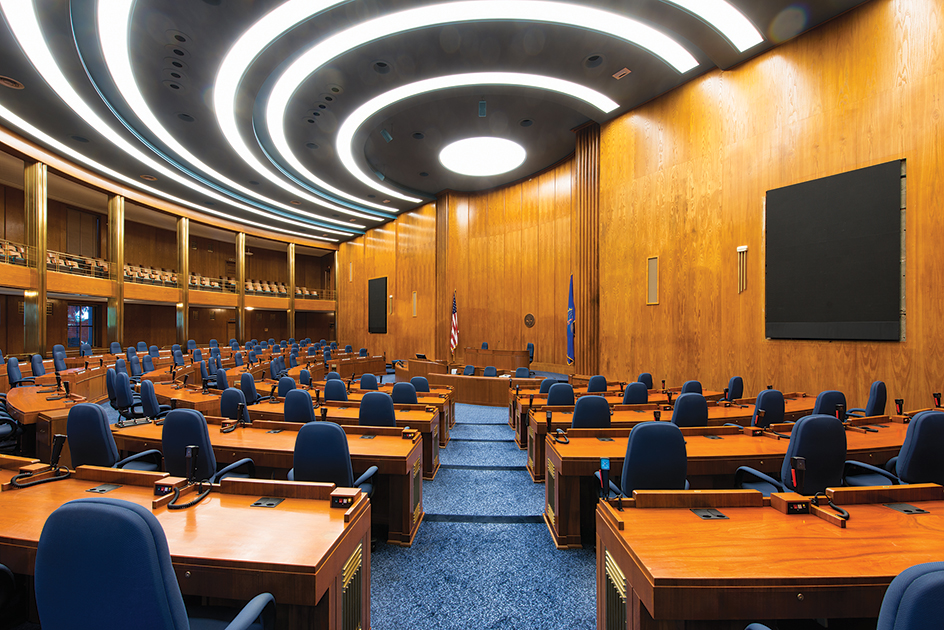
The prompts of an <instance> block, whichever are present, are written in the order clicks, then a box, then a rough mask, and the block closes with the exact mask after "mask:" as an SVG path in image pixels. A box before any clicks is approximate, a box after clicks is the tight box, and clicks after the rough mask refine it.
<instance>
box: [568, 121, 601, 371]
mask: <svg viewBox="0 0 944 630" xmlns="http://www.w3.org/2000/svg"><path fill="white" fill-rule="evenodd" d="M576 133H577V146H576V149H575V150H574V174H573V181H574V229H573V250H574V329H575V330H574V364H573V371H574V372H575V373H577V374H597V373H598V372H599V371H600V241H599V234H600V126H599V125H598V124H596V123H588V124H586V125H584V126H582V127H581V128H580V129H578V130H577V131H576ZM567 290H568V303H569V294H570V286H569V285H568V287H567ZM578 313H579V316H578ZM565 356H566V355H565Z"/></svg>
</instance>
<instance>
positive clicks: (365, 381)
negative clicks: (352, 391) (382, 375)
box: [361, 374, 377, 389]
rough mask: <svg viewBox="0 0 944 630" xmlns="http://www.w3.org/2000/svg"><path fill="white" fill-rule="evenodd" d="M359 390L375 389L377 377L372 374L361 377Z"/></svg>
mask: <svg viewBox="0 0 944 630" xmlns="http://www.w3.org/2000/svg"><path fill="white" fill-rule="evenodd" d="M361 389H377V377H376V376H374V375H373V374H364V375H363V376H361Z"/></svg>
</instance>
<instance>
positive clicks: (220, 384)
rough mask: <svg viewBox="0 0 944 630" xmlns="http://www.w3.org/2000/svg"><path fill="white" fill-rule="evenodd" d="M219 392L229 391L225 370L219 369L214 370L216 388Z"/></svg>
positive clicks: (227, 376)
mask: <svg viewBox="0 0 944 630" xmlns="http://www.w3.org/2000/svg"><path fill="white" fill-rule="evenodd" d="M215 389H218V390H220V391H225V390H227V389H229V375H228V374H227V373H226V370H224V369H223V368H219V369H217V370H216V387H215Z"/></svg>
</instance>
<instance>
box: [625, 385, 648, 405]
mask: <svg viewBox="0 0 944 630" xmlns="http://www.w3.org/2000/svg"><path fill="white" fill-rule="evenodd" d="M648 402H649V389H648V388H647V387H646V384H645V383H640V382H639V381H637V382H635V383H630V384H629V385H627V386H626V390H625V391H624V392H623V404H624V405H645V404H648Z"/></svg>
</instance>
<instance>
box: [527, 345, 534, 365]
mask: <svg viewBox="0 0 944 630" xmlns="http://www.w3.org/2000/svg"><path fill="white" fill-rule="evenodd" d="M527 348H528V363H534V344H533V343H531V342H530V341H529V342H528V345H527Z"/></svg>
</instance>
